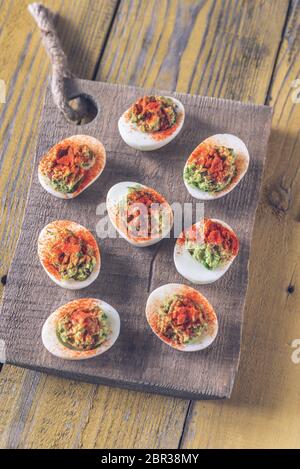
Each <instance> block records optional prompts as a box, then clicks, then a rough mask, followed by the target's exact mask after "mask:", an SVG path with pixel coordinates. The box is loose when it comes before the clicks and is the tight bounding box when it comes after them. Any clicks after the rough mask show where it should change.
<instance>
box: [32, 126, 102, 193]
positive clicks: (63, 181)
mask: <svg viewBox="0 0 300 469" xmlns="http://www.w3.org/2000/svg"><path fill="white" fill-rule="evenodd" d="M105 163H106V153H105V148H104V146H103V145H102V143H101V142H100V141H99V140H97V139H96V138H94V137H90V136H88V135H73V136H72V137H69V138H66V139H65V140H62V141H61V142H59V143H57V144H56V145H54V146H53V147H52V148H50V150H49V151H48V152H47V153H46V154H45V155H44V156H43V157H42V159H41V161H40V163H39V167H38V178H39V181H40V183H41V185H42V186H43V188H44V189H45V190H46V191H47V192H49V193H50V194H52V195H55V196H56V197H59V198H60V199H73V198H74V197H76V196H77V195H79V194H80V193H81V192H82V191H84V190H85V189H86V188H87V187H89V186H90V185H91V184H93V182H95V181H96V179H97V178H98V177H99V176H100V174H101V173H102V171H103V169H104V167H105Z"/></svg>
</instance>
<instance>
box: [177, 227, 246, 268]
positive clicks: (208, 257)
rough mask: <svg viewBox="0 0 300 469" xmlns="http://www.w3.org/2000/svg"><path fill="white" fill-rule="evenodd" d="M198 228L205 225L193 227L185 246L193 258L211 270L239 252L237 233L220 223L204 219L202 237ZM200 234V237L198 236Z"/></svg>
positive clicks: (187, 235) (186, 236)
mask: <svg viewBox="0 0 300 469" xmlns="http://www.w3.org/2000/svg"><path fill="white" fill-rule="evenodd" d="M197 229H198V230H201V229H202V230H203V227H201V228H197V227H195V225H194V227H193V229H192V230H190V231H189V232H188V233H186V234H185V240H184V242H185V247H186V249H187V250H188V252H189V253H190V254H191V256H192V257H193V259H195V260H196V261H197V262H200V263H201V264H202V265H203V266H204V267H206V268H207V269H209V270H214V269H216V268H218V267H220V266H222V265H224V264H226V262H228V261H230V260H231V259H232V257H234V256H236V255H237V253H238V240H237V237H236V236H235V234H234V233H233V232H232V231H230V230H229V229H228V228H226V227H224V226H223V225H221V224H220V223H216V222H213V221H212V220H208V219H206V220H204V230H203V231H204V232H203V233H201V235H202V239H203V242H198V239H200V235H199V233H197ZM197 235H198V237H197Z"/></svg>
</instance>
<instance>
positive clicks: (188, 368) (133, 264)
mask: <svg viewBox="0 0 300 469" xmlns="http://www.w3.org/2000/svg"><path fill="white" fill-rule="evenodd" d="M68 88H69V90H68V92H69V95H70V96H74V95H75V94H76V92H77V90H78V89H80V90H82V91H83V92H85V93H86V94H88V95H90V96H92V97H93V99H94V101H95V102H96V103H97V106H98V114H97V116H96V118H95V119H94V120H93V121H92V122H90V123H89V124H87V125H82V126H76V125H73V124H69V123H67V122H66V121H65V119H64V117H63V116H62V115H61V114H60V112H59V111H58V110H57V108H56V107H55V105H54V104H53V101H52V96H51V94H50V91H49V90H47V92H46V98H45V104H44V109H43V113H42V117H41V125H40V134H39V139H38V144H37V151H36V160H35V165H34V170H33V176H32V183H31V188H30V191H29V197H28V202H27V208H26V212H25V217H24V222H23V227H22V232H21V235H20V239H19V242H18V246H17V250H16V253H15V256H14V260H13V262H12V265H11V268H10V271H9V274H8V281H7V285H6V288H5V294H4V300H3V307H2V311H1V315H0V338H1V339H2V340H4V341H5V350H6V362H7V363H10V364H14V365H19V366H23V367H27V368H32V369H35V370H39V371H43V372H47V373H54V374H57V375H60V376H64V377H68V378H72V379H79V380H84V381H89V382H93V383H103V384H108V385H114V386H120V387H126V388H130V389H135V390H143V391H147V392H157V393H161V394H168V395H173V396H178V397H182V398H189V399H190V398H191V399H212V398H228V397H230V394H231V390H232V387H233V383H234V378H235V374H236V371H237V368H238V363H239V354H240V344H241V331H242V323H243V308H244V302H245V295H246V290H247V283H248V260H249V250H250V242H251V235H252V228H253V224H254V217H255V210H256V207H257V202H258V195H259V188H260V181H261V175H262V171H263V165H264V158H265V155H266V149H267V142H268V138H269V133H270V125H271V109H270V108H269V107H267V106H258V105H252V104H243V103H239V102H234V101H229V100H223V99H216V98H208V97H201V96H192V95H187V94H181V93H170V92H166V91H158V90H150V91H151V93H155V94H168V95H173V96H175V97H176V98H178V99H180V100H181V101H182V102H183V104H184V106H185V109H186V120H185V124H184V128H183V130H182V132H181V133H180V134H179V136H178V137H177V138H176V139H175V140H174V141H173V142H171V143H170V144H169V145H167V146H166V147H164V148H162V149H160V150H158V151H154V152H149V153H142V152H138V151H135V150H133V149H131V148H130V147H128V146H127V145H125V144H124V142H123V141H122V140H121V137H120V136H119V133H118V128H117V122H118V118H119V116H120V115H121V114H122V113H123V112H124V110H125V109H127V108H128V107H129V105H130V104H131V103H132V102H134V101H135V100H136V99H137V98H138V97H139V96H141V95H144V94H146V93H147V94H149V92H150V91H149V90H147V92H145V90H143V89H141V88H135V87H128V86H122V85H111V84H107V83H100V82H92V81H85V80H70V81H69V82H68ZM217 133H233V134H236V135H237V136H238V137H240V138H242V140H244V141H245V143H246V145H247V146H248V149H249V152H250V166H249V170H248V173H247V174H246V176H245V177H244V179H243V180H242V182H241V183H240V184H239V185H238V186H237V187H236V188H235V189H234V190H233V191H232V192H231V193H230V194H228V195H226V196H225V197H223V198H221V199H218V200H215V201H211V202H206V203H205V216H207V217H212V218H219V219H221V220H224V221H225V222H227V223H229V224H230V225H231V226H232V228H233V229H234V230H235V232H236V233H237V234H238V236H239V239H240V243H241V247H240V253H239V255H238V257H237V259H236V260H235V262H234V263H233V265H232V266H231V268H230V269H229V270H228V271H227V273H226V274H225V275H224V276H223V277H222V278H221V279H220V280H219V281H217V282H215V283H213V284H211V285H205V286H198V287H196V288H197V289H198V290H199V291H200V292H201V293H203V294H204V295H205V296H206V297H207V298H208V300H209V301H210V302H211V303H212V305H213V306H214V308H215V310H216V313H217V315H218V319H219V334H218V337H217V339H216V340H215V342H214V343H213V345H212V346H211V347H209V348H208V349H206V350H204V351H199V352H195V353H183V352H180V351H177V350H174V349H172V348H171V347H169V346H167V345H165V344H163V343H162V342H161V341H160V340H159V339H158V338H157V337H156V336H155V335H154V334H153V332H152V331H151V329H150V328H149V326H148V324H147V321H146V317H145V305H146V301H147V298H148V295H149V292H151V291H152V290H154V289H155V288H157V287H158V286H160V285H163V284H165V283H170V282H172V283H173V282H174V283H187V284H189V282H187V281H185V279H183V278H182V277H181V276H180V275H179V274H178V273H177V271H176V269H175V266H174V263H173V249H174V243H175V239H174V238H173V237H171V238H170V239H165V240H163V241H162V242H160V243H159V244H156V245H154V246H151V247H148V248H135V247H133V246H131V245H130V244H129V243H127V242H126V241H125V240H124V239H120V238H118V239H108V238H107V239H103V240H101V239H98V241H99V244H100V249H101V255H102V267H101V272H100V275H99V277H98V279H97V280H96V281H95V282H94V283H93V284H92V285H91V286H90V287H88V288H86V289H83V290H79V291H77V292H74V291H68V290H64V289H62V288H60V287H59V286H57V285H55V284H54V283H53V282H52V281H51V280H50V279H49V277H48V276H47V275H46V274H45V272H44V271H43V268H42V266H41V265H40V263H39V260H38V256H37V238H38V234H39V232H40V230H41V229H42V228H43V227H44V226H45V225H46V224H47V223H49V222H50V221H53V220H56V219H70V220H74V221H76V222H78V223H80V224H82V225H84V226H86V227H87V228H88V229H90V230H91V231H92V232H93V233H94V235H95V236H96V227H97V224H98V223H99V221H100V220H101V214H100V213H99V212H97V206H98V205H99V204H100V203H102V202H104V201H105V199H106V193H107V191H108V190H109V188H110V187H111V186H112V185H113V184H116V183H117V182H120V181H122V180H130V181H137V182H140V183H143V184H146V185H147V186H150V187H153V188H155V189H156V190H157V191H159V192H160V193H162V194H163V195H164V196H165V197H166V198H167V200H168V201H169V203H171V204H172V203H173V202H180V203H184V202H193V204H194V206H195V204H196V202H197V201H196V200H194V199H192V198H191V196H190V195H189V194H188V192H187V190H186V189H185V186H184V183H183V180H182V171H183V167H184V164H185V161H186V159H187V157H188V156H189V154H190V153H191V151H192V150H193V149H194V148H195V147H196V146H197V145H198V144H199V143H200V142H201V141H202V140H203V139H205V138H206V137H208V136H210V135H213V134H217ZM74 134H89V135H92V136H94V137H96V138H98V139H99V140H101V141H102V142H103V144H104V146H105V148H106V151H107V165H106V168H105V170H104V172H103V174H102V175H101V177H100V178H99V179H98V180H97V181H96V182H95V183H94V184H93V185H92V186H91V187H90V188H88V189H87V190H86V191H85V192H84V193H83V194H81V195H80V196H79V197H77V198H75V199H73V200H61V199H57V198H55V197H53V196H51V195H50V194H48V193H47V192H46V191H45V190H43V189H42V187H41V186H40V184H39V182H38V178H37V166H38V162H39V160H40V158H41V157H42V155H43V154H44V153H45V152H46V151H47V150H48V149H49V148H50V147H51V146H53V145H54V144H56V143H57V142H58V141H59V140H61V139H63V138H66V137H68V136H70V135H74ZM194 221H196V220H194ZM252 255H255V253H252ZM250 294H251V292H250ZM83 297H95V298H100V299H103V300H104V301H106V302H108V303H110V304H111V305H112V306H113V307H115V308H116V309H117V310H118V311H119V313H120V317H121V333H120V337H119V339H118V341H117V342H116V344H115V345H114V346H113V347H112V348H111V349H110V350H109V351H108V352H106V353H105V354H103V355H101V356H98V357H96V358H93V359H91V360H85V361H76V362H72V361H64V360H60V359H58V358H55V357H53V356H52V355H50V353H48V352H47V350H46V349H45V348H44V347H43V344H42V340H41V328H42V325H43V323H44V321H45V319H46V318H47V317H48V315H49V314H50V313H52V312H53V311H54V310H55V309H57V308H58V307H59V306H60V305H62V304H64V303H66V302H68V301H70V300H72V299H75V298H83Z"/></svg>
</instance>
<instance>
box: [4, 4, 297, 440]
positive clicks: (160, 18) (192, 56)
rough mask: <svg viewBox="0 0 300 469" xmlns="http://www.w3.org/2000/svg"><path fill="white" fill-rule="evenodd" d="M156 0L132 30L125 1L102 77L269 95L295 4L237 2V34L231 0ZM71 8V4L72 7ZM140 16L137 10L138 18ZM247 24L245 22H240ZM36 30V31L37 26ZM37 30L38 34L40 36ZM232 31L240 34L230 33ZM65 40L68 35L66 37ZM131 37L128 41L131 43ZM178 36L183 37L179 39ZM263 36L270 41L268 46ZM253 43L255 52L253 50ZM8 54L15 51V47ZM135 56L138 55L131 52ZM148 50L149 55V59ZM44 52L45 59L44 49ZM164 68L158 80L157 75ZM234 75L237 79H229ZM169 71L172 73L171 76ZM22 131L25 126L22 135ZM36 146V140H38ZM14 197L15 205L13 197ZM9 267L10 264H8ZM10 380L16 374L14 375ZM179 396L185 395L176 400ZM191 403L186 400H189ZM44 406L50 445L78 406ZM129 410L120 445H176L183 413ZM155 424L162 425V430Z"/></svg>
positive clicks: (11, 416) (36, 425)
mask: <svg viewBox="0 0 300 469" xmlns="http://www.w3.org/2000/svg"><path fill="white" fill-rule="evenodd" d="M19 3H20V2H19ZM98 3H99V2H98ZM151 3H152V2H146V1H141V2H131V5H130V11H131V18H132V20H131V21H129V18H127V20H126V24H127V26H128V28H129V29H128V30H127V31H126V28H125V19H126V17H127V16H128V14H129V13H128V9H129V6H128V4H129V2H122V4H121V7H120V10H119V14H118V16H117V21H116V23H115V28H114V30H113V34H112V35H111V38H110V40H109V42H108V47H107V54H105V55H104V61H102V63H101V66H100V70H99V74H98V78H100V79H101V78H102V79H110V80H113V81H119V82H123V83H128V82H130V83H132V84H141V85H146V86H152V85H155V84H156V85H158V86H163V87H166V88H167V87H170V88H171V87H173V86H174V85H173V84H174V83H175V84H177V89H179V90H181V91H189V90H190V88H189V86H188V84H187V81H189V78H190V77H191V76H193V77H194V87H195V88H194V89H193V90H192V91H193V92H199V93H207V94H212V93H213V85H214V83H215V82H216V81H217V82H218V83H219V87H218V89H219V91H218V93H219V95H221V96H224V97H236V98H237V99H251V100H253V101H257V102H263V99H264V96H265V91H266V89H267V87H268V81H269V78H270V75H271V69H272V67H273V63H274V60H275V56H276V51H277V47H278V43H279V39H280V34H281V30H282V27H283V22H284V18H285V12H286V8H287V5H288V2H287V1H281V0H279V1H277V2H260V1H259V2H258V1H256V2H252V1H251V2H235V3H234V8H235V18H233V17H232V16H231V25H232V24H237V25H239V27H238V30H239V32H238V34H232V31H231V30H230V29H229V28H228V24H227V25H226V22H225V21H224V19H223V17H224V16H226V18H228V15H230V14H231V13H230V12H231V9H232V2H230V3H229V2H226V3H224V2H220V1H218V2H214V3H215V6H214V8H212V2H210V1H209V2H202V3H200V2H198V1H197V2H188V3H186V2H185V4H182V5H180V3H182V2H176V1H174V0H172V1H170V2H159V3H160V8H161V10H160V11H161V12H167V13H168V20H167V21H166V18H165V15H166V13H164V15H159V14H158V9H157V13H155V12H154V11H152V13H153V19H152V20H151V18H152V16H151V14H152V13H151V10H154V9H155V8H154V7H153V4H152V6H151ZM66 8H67V9H68V7H66ZM147 11H148V13H147ZM149 11H150V13H149ZM178 12H180V16H179V15H177V13H178ZM154 13H155V14H154ZM224 13H226V15H224ZM66 14H67V12H66ZM70 14H71V13H70ZM253 15H254V16H255V17H256V24H255V23H254V22H253V21H252V20H251V18H253ZM176 17H177V18H180V20H179V19H177V21H176ZM270 17H272V18H273V21H272V22H270V21H268V19H269V18H270ZM24 18H25V15H24ZM134 18H136V20H135V21H134ZM241 18H242V21H241ZM249 21H251V28H250V27H249ZM135 23H136V24H135ZM217 23H218V24H219V27H218V29H217V31H216V26H215V25H216V24H217ZM13 24H14V23H13ZM13 24H12V26H11V27H10V30H13V27H14V26H13ZM206 25H209V26H210V27H209V28H207V29H209V30H210V31H215V33H216V34H218V35H219V43H220V41H221V43H222V44H223V46H224V47H226V49H227V62H225V61H223V60H222V57H221V58H219V60H218V66H217V67H214V65H213V63H214V60H213V58H214V57H216V56H217V54H218V53H219V51H220V48H219V46H218V44H217V43H216V42H215V41H214V39H213V38H211V39H210V41H206V42H205V41H204V39H205V30H206ZM241 25H242V26H243V27H241ZM133 26H135V27H133ZM175 26H176V31H177V32H176V33H173V39H174V40H175V42H172V43H171V42H170V32H171V33H172V31H173V30H174V27H175ZM23 27H24V26H23ZM26 28H27V25H26ZM19 29H20V30H19V32H18V34H20V32H21V29H22V28H19ZM129 32H130V33H129ZM34 34H37V33H36V32H35V30H34ZM191 34H192V36H191ZM35 37H36V38H37V37H38V36H35ZM222 37H226V40H224V41H222V40H221V38H222ZM181 38H182V39H181ZM232 38H233V39H234V41H231V39H232ZM67 39H68V38H67V37H66V40H67ZM152 41H153V42H152ZM182 41H183V42H182ZM16 42H17V41H16V40H15V41H14V42H13V43H10V44H11V45H10V48H8V49H7V50H8V51H12V49H11V47H12V44H14V45H15V44H16ZM65 43H66V41H65V42H64V44H65ZM73 43H74V44H76V40H74V41H73ZM126 44H127V49H126V47H125V45H126ZM155 44H157V47H155ZM174 44H176V47H174ZM201 44H202V48H201ZM251 44H253V45H256V47H255V48H253V50H252V48H251ZM264 44H266V46H265V47H264ZM210 46H211V50H210ZM119 48H122V54H120V53H119V52H118V49H119ZM254 49H255V50H256V52H254ZM230 50H232V51H235V54H234V59H235V60H234V61H233V60H232V59H233V55H232V54H231V53H230ZM127 51H128V55H127ZM241 51H243V52H244V54H246V55H247V57H248V60H246V59H245V58H244V54H243V53H241ZM263 51H264V61H261V60H259V55H260V53H261V52H263ZM179 54H180V55H179ZM9 55H12V54H11V53H9ZM17 55H19V54H18V53H17V54H15V56H17ZM114 56H116V58H118V62H116V61H115V60H114V61H113V57H114ZM2 57H3V55H2ZM122 57H124V58H125V57H128V59H127V63H126V64H125V66H124V68H122V67H121V66H120V62H121V58H122ZM130 57H131V59H129V58H130ZM148 57H149V59H150V62H148V59H147V58H148ZM180 57H184V61H183V59H180ZM42 58H43V60H44V55H43V53H42ZM146 59H147V67H146V70H145V73H144V75H145V77H146V80H145V78H144V80H141V79H140V78H141V75H142V67H143V63H144V61H145V60H146ZM72 61H73V60H72ZM112 62H113V63H112ZM137 63H139V64H142V65H141V66H140V67H136V75H137V78H136V79H135V77H134V69H135V65H136V64H137ZM163 63H166V64H168V69H167V70H166V67H164V69H163V70H164V73H162V72H160V70H161V69H162V64H163ZM199 63H201V64H202V67H203V64H205V63H208V64H210V77H209V82H208V81H207V80H206V81H205V82H203V81H202V83H201V87H200V86H199V87H197V86H196V85H197V79H199V80H200V77H201V74H202V69H203V68H202V69H201V70H200V76H199V75H198V76H197V75H196V74H195V73H194V72H193V69H194V67H195V66H196V65H197V64H199ZM176 64H177V65H176ZM222 64H224V66H225V64H228V66H227V67H226V69H225V68H224V67H223V68H224V70H223V74H222V79H220V67H221V65H222ZM250 64H251V66H250ZM129 66H130V68H129ZM245 67H247V75H246V74H245V73H243V70H244V69H245ZM262 67H263V68H264V73H261V70H262ZM178 69H180V73H179V74H178V73H177V70H178ZM168 70H170V72H168ZM158 75H159V80H157V76H158ZM178 76H180V77H181V80H180V82H178ZM229 77H230V80H229V79H228V78H229ZM168 78H169V80H170V81H168ZM139 80H140V81H139ZM240 80H241V81H242V82H243V88H241V87H240V86H239V82H240ZM146 81H147V82H146ZM29 83H30V81H29ZM224 87H226V93H225V91H224V90H225V88H224ZM237 87H239V88H238V89H239V90H240V92H239V94H238V95H237V94H235V90H236V89H237ZM243 89H245V90H246V92H245V93H243ZM249 90H252V91H251V94H250V93H249ZM26 118H27V116H26ZM25 121H26V120H25ZM25 121H23V122H25ZM19 128H20V129H21V128H23V125H21V126H20V127H19ZM19 134H20V131H19V133H16V134H15V135H19ZM13 137H14V134H13ZM29 143H30V142H29ZM31 148H33V145H32V146H31ZM25 156H26V155H25ZM10 205H12V206H14V204H12V202H11V203H10ZM19 216H20V215H19ZM14 224H15V225H16V231H13V228H14ZM19 226H20V222H19V223H17V222H16V220H14V223H10V227H9V230H10V231H11V233H12V235H11V236H10V239H11V246H12V247H11V250H12V249H13V247H14V246H15V241H14V239H15V238H16V234H17V232H18V227H19ZM9 259H11V257H9ZM7 265H8V263H7ZM3 271H4V272H5V269H4V270H3ZM10 369H11V368H10V367H4V371H3V372H2V374H1V375H2V376H1V379H3V380H4V378H5V376H7V374H8V370H10ZM19 374H20V375H21V376H22V377H24V374H26V376H32V375H33V373H32V372H24V371H23V370H19ZM20 379H21V377H20V376H18V378H17V379H16V382H14V386H15V387H18V384H19V381H18V380H20ZM48 379H49V380H51V383H54V386H55V383H56V386H60V383H61V381H60V380H57V379H54V380H53V381H52V378H47V380H48ZM10 380H12V377H11V376H10ZM73 386H74V388H75V386H78V388H80V386H81V385H80V384H78V383H76V385H75V384H74V383H73ZM5 389H7V388H6V386H3V390H4V391H5ZM78 392H79V390H78ZM112 392H113V391H112ZM4 395H5V394H4ZM127 395H129V393H127V392H126V393H125V392H124V393H122V394H120V397H119V405H121V404H120V403H123V402H124V401H125V402H128V400H127V398H126V396H127ZM121 396H122V397H121ZM123 396H125V397H123ZM43 398H44V397H43V395H42V396H41V399H42V400H43ZM152 399H153V400H152ZM156 399H159V402H164V403H165V402H166V401H167V402H170V399H165V398H157V397H156V396H155V397H154V396H152V397H151V405H150V403H149V401H148V403H149V411H148V414H147V415H148V420H147V419H145V421H147V422H149V420H150V418H152V414H153V413H154V414H155V415H157V419H155V420H156V421H158V420H159V417H158V416H159V414H160V412H162V416H163V417H165V416H166V415H168V412H167V409H166V407H164V408H163V406H161V407H160V406H159V405H158V406H157V407H156V406H155V405H154V400H155V402H157V401H156ZM176 402H181V401H178V400H176ZM139 403H140V401H139ZM56 404H57V406H58V407H57V409H58V411H57V414H56V415H60V413H61V414H62V412H63V411H64V407H63V406H61V405H60V401H59V399H58V400H57V401H56ZM65 405H66V402H65V401H64V406H65ZM137 405H138V403H137ZM98 406H99V407H98V409H99V412H101V409H102V410H103V412H106V411H107V408H108V407H109V405H108V404H107V403H105V405H104V404H103V407H101V406H100V404H99V402H98ZM153 408H155V410H153ZM173 408H174V407H173ZM185 408H187V403H186V406H185ZM22 409H23V408H22V406H20V407H19V402H18V399H15V400H14V401H13V404H12V405H11V406H10V407H9V410H8V408H7V407H6V413H5V420H4V422H6V424H7V425H8V426H9V427H10V431H11V432H14V430H15V429H18V428H20V427H22V426H21V423H20V421H22V419H26V415H27V414H26V411H25V410H24V411H23V410H22ZM42 409H43V411H42V412H41V413H39V412H38V410H37V411H36V413H33V417H32V427H31V429H32V430H36V431H37V432H39V431H41V432H44V433H45V434H46V435H47V438H45V440H44V441H43V445H44V446H47V445H51V444H52V441H53V439H54V438H55V436H56V435H59V434H63V429H64V428H65V426H66V425H72V417H71V416H70V415H71V408H70V411H69V417H67V418H63V419H61V420H59V421H60V422H61V426H59V421H58V420H57V418H53V419H52V418H51V414H50V415H49V413H48V412H47V408H45V406H42ZM137 409H138V408H137ZM152 410H153V412H152ZM177 410H178V412H181V413H182V414H183V407H180V409H177ZM127 412H131V415H135V414H137V415H138V416H139V417H140V414H139V411H138V410H136V408H135V407H134V409H131V408H127V409H126V410H125V411H123V407H122V409H121V410H120V409H119V407H118V405H117V406H116V407H114V406H112V413H113V414H114V416H115V417H114V418H115V419H116V421H117V422H119V424H120V433H119V440H118V441H119V444H120V445H122V441H123V445H124V446H125V447H135V446H137V445H139V441H141V438H142V439H143V441H144V442H145V444H144V446H147V445H148V446H149V447H153V446H154V447H155V446H156V447H157V446H159V447H164V441H166V439H167V438H168V435H169V438H170V435H174V439H173V440H172V442H171V443H170V439H168V445H169V447H170V446H171V445H175V441H179V436H180V430H181V428H180V423H179V422H178V419H177V418H175V419H174V421H175V423H176V425H175V426H171V427H170V426H169V427H168V426H167V427H164V425H163V419H162V423H161V425H160V426H158V427H155V425H154V424H152V423H150V424H149V423H148V424H147V425H145V424H144V420H143V418H141V417H140V420H139V421H138V420H137V419H136V421H135V422H134V421H132V420H131V419H129V420H128V421H127V415H128V413H127ZM20 415H21V416H22V418H21V417H20ZM117 415H118V416H120V417H119V418H118V419H117V417H116V416H117ZM174 415H175V413H174ZM176 415H177V414H176ZM89 418H90V416H89ZM43 421H45V425H44V426H42V425H41V422H43ZM182 421H183V420H182ZM182 421H181V422H182ZM128 422H129V423H128ZM151 422H152V420H151ZM170 423H171V424H172V419H170ZM52 427H53V428H55V432H52V431H51V428H52ZM102 428H103V427H102V426H101V427H100V426H98V427H97V432H98V433H99V435H100V434H101V431H102ZM155 428H157V432H156V430H155ZM166 428H167V431H166ZM150 430H151V431H150ZM95 431H96V430H95ZM35 434H36V433H35ZM107 435H108V436H107V439H106V445H107V446H106V447H109V446H110V445H113V444H114V441H115V436H114V435H113V434H112V433H110V434H108V433H107ZM137 435H138V436H137ZM141 435H142V436H141ZM148 436H149V438H148ZM28 438H29V436H28V435H24V434H23V437H22V445H25V446H26V444H29V443H28ZM79 440H80V437H79V436H78V438H77V439H76V441H79ZM85 441H86V440H85ZM5 442H7V440H5ZM5 442H4V445H5ZM19 442H20V437H18V438H16V439H15V440H14V445H15V446H17V445H18V444H19ZM30 445H31V446H36V445H38V443H37V441H30ZM68 445H70V441H69V440H68V439H65V438H63V437H62V439H61V446H62V447H63V446H68Z"/></svg>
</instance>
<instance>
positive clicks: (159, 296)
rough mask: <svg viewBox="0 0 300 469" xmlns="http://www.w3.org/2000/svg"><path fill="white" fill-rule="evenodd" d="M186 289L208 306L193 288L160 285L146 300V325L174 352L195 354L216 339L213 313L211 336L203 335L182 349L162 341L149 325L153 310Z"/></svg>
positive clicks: (216, 323) (215, 323) (181, 285)
mask: <svg viewBox="0 0 300 469" xmlns="http://www.w3.org/2000/svg"><path fill="white" fill-rule="evenodd" d="M186 289H188V290H190V291H194V292H195V291H196V292H197V294H198V295H200V298H202V299H203V300H205V302H207V303H208V304H209V302H208V301H207V299H206V298H205V297H204V295H202V294H201V293H200V292H198V291H197V290H195V289H194V288H192V287H189V286H187V285H184V284H179V283H168V284H166V285H162V286H161V287H158V288H156V290H154V291H153V292H152V293H150V295H149V297H148V300H147V304H146V318H147V321H148V324H149V326H150V327H151V329H152V331H153V332H154V334H155V335H156V336H157V337H158V338H159V339H160V340H162V342H164V343H165V344H167V345H169V346H170V347H172V348H175V349H176V350H179V351H182V352H196V351H198V350H203V349H205V348H207V347H208V346H209V345H211V344H212V343H213V341H214V340H215V338H216V337H217V335H218V319H217V316H216V313H215V322H214V330H213V334H212V335H209V334H203V335H202V337H200V338H199V339H198V340H197V341H195V342H193V343H191V344H187V345H185V346H183V347H182V348H177V347H175V346H174V345H172V344H170V343H169V342H167V341H165V340H164V339H162V338H161V337H160V336H159V335H158V334H157V333H156V332H155V330H154V329H153V328H152V326H151V324H150V317H151V313H152V312H153V310H154V309H155V308H157V307H159V306H160V305H162V304H163V303H164V301H165V300H166V299H167V298H168V297H170V296H172V295H176V294H179V295H180V294H181V293H183V292H184V290H186ZM209 305H210V304H209ZM210 306H211V305H210ZM211 308H212V306H211ZM212 309H213V308H212Z"/></svg>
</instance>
